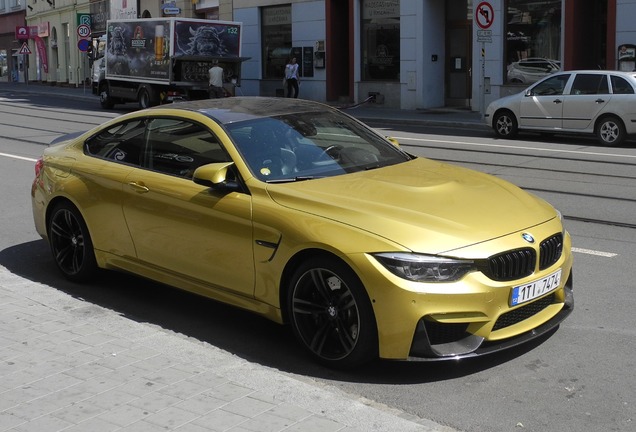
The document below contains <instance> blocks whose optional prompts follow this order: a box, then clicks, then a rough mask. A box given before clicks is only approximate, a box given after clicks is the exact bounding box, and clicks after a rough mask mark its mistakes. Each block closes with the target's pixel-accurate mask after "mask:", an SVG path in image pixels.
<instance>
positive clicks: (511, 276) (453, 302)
mask: <svg viewBox="0 0 636 432" xmlns="http://www.w3.org/2000/svg"><path fill="white" fill-rule="evenodd" d="M31 195H32V202H33V216H34V220H35V226H36V228H37V231H38V232H39V234H40V235H41V236H42V237H44V238H45V239H46V240H47V241H48V243H49V244H50V248H51V252H52V255H53V259H54V261H55V263H56V265H57V267H58V268H59V269H60V270H61V272H62V273H63V274H64V275H65V276H66V277H67V278H68V279H70V280H73V281H76V282H82V283H87V282H88V281H89V280H90V278H91V277H93V276H95V274H96V273H97V272H98V271H100V270H99V269H116V270H122V271H126V272H131V273H135V274H138V275H141V276H144V277H146V278H150V279H153V280H156V281H159V282H162V283H165V284H169V285H172V286H175V287H178V288H181V289H184V290H188V291H191V292H194V293H197V294H200V295H203V296H206V297H209V298H212V299H216V300H218V301H221V302H225V303H228V304H231V305H233V306H236V307H240V308H243V309H247V310H250V311H253V312H255V313H258V314H261V315H263V316H265V317H267V318H269V319H271V320H274V321H276V322H278V323H281V324H288V325H289V326H290V328H291V329H292V331H293V333H294V334H295V336H296V338H297V339H298V340H299V342H300V344H301V345H302V346H304V347H305V348H306V350H307V352H308V353H309V354H311V355H312V356H313V357H314V358H315V359H317V360H318V361H320V362H322V363H324V364H326V365H329V366H331V367H353V366H356V365H359V364H362V363H364V362H367V361H370V360H372V359H375V358H382V359H393V360H444V359H460V358H466V357H474V356H479V355H483V354H488V353H493V352H496V351H499V350H502V349H506V348H509V347H512V346H516V345H518V344H520V343H523V342H526V341H529V340H531V339H533V338H535V337H537V336H539V335H542V334H545V333H547V332H548V331H550V330H552V329H554V328H556V327H557V326H558V325H559V323H561V322H562V321H563V320H564V319H565V318H566V317H567V316H568V315H569V314H570V313H571V312H572V310H573V294H572V255H571V252H570V242H571V241H570V236H569V234H568V233H567V232H566V231H565V229H564V227H563V224H562V221H561V217H560V214H559V212H558V211H557V210H555V209H554V208H553V207H552V206H551V205H549V204H548V203H546V202H545V201H543V200H542V199H540V198H538V197H536V196H533V195H531V194H529V193H527V192H524V191H523V190H521V189H519V188H518V187H516V186H514V185H512V184H510V183H508V182H506V181H503V180H500V179H498V178H495V177H493V176H490V175H486V174H482V173H479V172H475V171H471V170H468V169H464V168H460V167H456V166H452V165H448V164H445V163H440V162H437V161H433V160H429V159H426V158H421V157H416V156H413V155H411V154H409V153H407V152H405V151H404V150H402V149H400V147H399V146H397V145H395V144H394V143H392V142H390V141H389V140H387V139H386V138H385V137H383V136H381V135H380V134H378V133H377V132H376V131H374V130H372V129H371V128H369V127H367V126H366V125H364V124H363V123H361V122H359V121H358V120H356V119H354V118H352V117H350V116H348V115H346V114H344V113H343V112H341V111H340V110H337V109H334V108H331V107H329V106H326V105H323V104H319V103H315V102H309V101H303V100H298V99H284V98H259V97H235V98H226V99H217V100H206V101H196V102H183V103H177V104H172V105H164V106H160V107H155V108H150V109H147V110H143V111H137V112H133V113H129V114H125V115H123V116H120V117H118V118H116V119H113V120H111V121H109V122H107V123H105V124H103V125H101V126H99V127H96V128H95V129H93V130H91V131H89V132H86V133H84V134H81V135H79V136H74V137H73V136H68V137H64V138H63V139H60V140H58V142H55V143H54V144H52V145H51V146H50V147H48V148H47V149H46V150H45V151H44V154H43V156H42V158H41V159H40V160H39V161H38V162H37V164H36V177H35V180H34V182H33V186H32V191H31Z"/></svg>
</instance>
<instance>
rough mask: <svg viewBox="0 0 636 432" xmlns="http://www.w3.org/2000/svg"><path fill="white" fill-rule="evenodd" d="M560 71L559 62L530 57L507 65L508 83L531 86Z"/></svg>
mask: <svg viewBox="0 0 636 432" xmlns="http://www.w3.org/2000/svg"><path fill="white" fill-rule="evenodd" d="M560 70H561V62H559V61H558V60H550V59H545V58H538V57H530V58H526V59H523V60H519V61H517V62H513V63H511V64H509V65H508V82H510V83H513V84H514V83H518V84H519V83H520V84H532V83H533V82H536V81H538V80H540V79H541V78H544V77H546V76H548V75H551V74H553V73H555V72H558V71H560Z"/></svg>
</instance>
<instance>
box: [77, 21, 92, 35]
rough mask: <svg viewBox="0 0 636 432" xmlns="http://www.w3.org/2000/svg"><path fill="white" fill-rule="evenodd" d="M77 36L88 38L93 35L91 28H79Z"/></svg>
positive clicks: (79, 26)
mask: <svg viewBox="0 0 636 432" xmlns="http://www.w3.org/2000/svg"><path fill="white" fill-rule="evenodd" d="M77 35H78V36H79V37H81V38H87V37H89V36H90V35H91V28H90V26H88V25H87V24H80V25H78V26H77Z"/></svg>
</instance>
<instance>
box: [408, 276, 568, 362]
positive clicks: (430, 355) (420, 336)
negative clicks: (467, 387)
mask: <svg viewBox="0 0 636 432" xmlns="http://www.w3.org/2000/svg"><path fill="white" fill-rule="evenodd" d="M564 295H565V301H564V302H563V303H562V308H561V310H560V311H559V312H558V313H557V314H556V315H554V316H553V317H552V318H551V319H550V320H548V321H546V322H544V323H543V324H541V325H539V326H537V327H535V328H533V329H532V330H530V331H528V332H525V333H522V334H520V335H518V336H514V337H511V338H508V339H504V340H499V341H493V342H488V341H485V339H484V338H483V337H479V336H476V335H474V334H469V333H467V331H466V330H467V328H468V324H462V323H458V324H442V323H435V322H434V321H428V320H427V319H426V318H422V319H421V320H420V321H419V322H418V324H417V328H416V330H415V336H414V338H413V344H412V345H411V352H410V353H409V357H408V360H411V361H439V360H458V359H463V358H469V357H479V356H483V355H486V354H491V353H495V352H497V351H502V350H506V349H509V348H512V347H515V346H518V345H521V344H524V343H526V342H529V341H531V340H532V339H535V338H538V337H540V336H542V335H544V334H546V333H549V332H550V331H552V330H554V329H555V328H556V327H558V326H559V324H561V322H562V321H563V320H565V318H567V317H568V315H570V314H571V313H572V311H573V310H574V294H573V276H572V274H570V277H569V278H568V280H567V282H566V284H565V287H564ZM555 301H556V298H555V294H554V293H552V294H549V295H548V296H546V297H543V298H540V299H538V300H535V301H533V302H531V303H529V304H526V305H524V306H521V307H519V308H518V309H515V310H512V311H510V312H507V313H505V314H503V315H501V316H500V317H499V319H498V320H497V322H496V323H495V325H494V328H499V329H503V328H505V327H508V326H511V325H515V324H517V323H519V322H521V321H523V320H524V319H528V318H530V317H532V316H534V315H535V314H537V313H539V312H541V311H543V310H544V309H546V308H547V307H550V306H552V305H553V304H554V302H555Z"/></svg>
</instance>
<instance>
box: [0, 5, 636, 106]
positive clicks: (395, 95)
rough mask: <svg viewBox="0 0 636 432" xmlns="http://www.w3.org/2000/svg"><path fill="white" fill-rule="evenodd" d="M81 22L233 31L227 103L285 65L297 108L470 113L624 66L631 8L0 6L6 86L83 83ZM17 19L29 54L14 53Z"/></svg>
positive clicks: (101, 26) (276, 90) (277, 83)
mask: <svg viewBox="0 0 636 432" xmlns="http://www.w3.org/2000/svg"><path fill="white" fill-rule="evenodd" d="M2 11H4V13H1V12H2ZM86 16H88V17H89V19H90V22H91V30H92V34H91V35H90V39H92V38H96V37H99V36H100V35H103V34H104V32H105V24H106V20H107V19H108V18H109V17H113V18H122V17H148V18H151V17H152V18H156V17H161V16H178V17H185V18H207V19H221V20H233V21H241V22H242V23H243V36H242V38H243V40H242V43H243V55H244V56H245V57H249V59H248V60H247V61H246V62H245V63H244V64H243V66H242V77H241V87H240V88H239V89H237V94H239V95H240V94H242V95H264V96H282V95H283V94H284V89H283V88H282V87H283V85H282V82H281V80H282V77H283V70H284V66H285V64H286V63H287V61H288V60H289V58H290V57H296V59H297V62H298V64H299V65H300V69H301V78H300V82H301V87H300V97H302V98H307V99H313V100H317V101H329V102H332V101H335V102H342V103H347V102H354V101H355V102H357V101H362V100H364V99H366V98H368V97H369V96H372V97H374V98H375V101H376V102H377V103H380V104H383V105H384V106H387V107H395V108H402V109H418V108H435V107H444V106H453V107H465V108H467V109H472V110H474V111H482V110H483V109H484V107H485V106H486V105H487V103H488V102H489V101H491V100H493V99H495V98H498V97H500V96H503V95H506V94H509V93H512V92H518V91H520V90H521V89H522V88H524V87H525V86H527V85H528V84H530V83H531V82H533V81H535V80H536V79H539V78H540V77H541V76H544V75H546V74H548V73H550V72H552V71H553V70H555V68H563V69H598V68H601V69H629V68H632V69H633V68H635V67H636V64H635V63H634V61H635V59H634V52H635V49H636V22H635V21H634V20H633V17H634V16H636V0H489V1H479V0H418V1H411V0H182V1H176V0H175V1H167V0H163V1H162V0H114V1H106V0H98V1H89V0H0V54H2V53H3V52H4V53H5V56H4V58H5V59H8V60H6V63H7V65H6V66H5V67H6V68H7V73H8V75H11V73H10V72H11V71H12V70H13V69H15V70H16V71H18V72H20V73H21V74H20V73H19V74H18V76H17V77H16V78H17V79H20V76H25V77H26V76H28V79H29V80H34V81H42V82H47V83H51V84H60V85H64V84H66V85H81V84H82V83H84V82H85V81H86V80H87V79H88V77H90V71H89V62H88V56H87V54H86V52H85V51H84V50H83V49H82V48H83V47H85V45H86V43H85V42H82V39H88V37H86V36H83V35H82V34H79V33H78V27H79V26H80V25H81V24H82V20H83V19H84V17H86ZM21 19H23V20H24V21H23V23H22V25H25V26H27V28H28V29H29V31H30V32H31V37H30V38H29V39H28V41H27V43H28V47H29V51H30V52H31V54H24V55H23V54H18V52H19V50H20V48H21V46H22V45H21V42H20V41H18V40H17V38H16V35H15V29H14V27H15V26H16V25H20V24H17V22H19V21H20V20H21ZM1 59H2V56H0V61H1ZM12 60H13V61H12ZM20 61H23V63H24V65H25V66H26V67H27V70H25V69H24V68H21V67H20V66H19V63H20ZM9 64H10V65H9ZM6 75H7V74H5V76H6ZM8 79H11V76H9V78H8Z"/></svg>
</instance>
